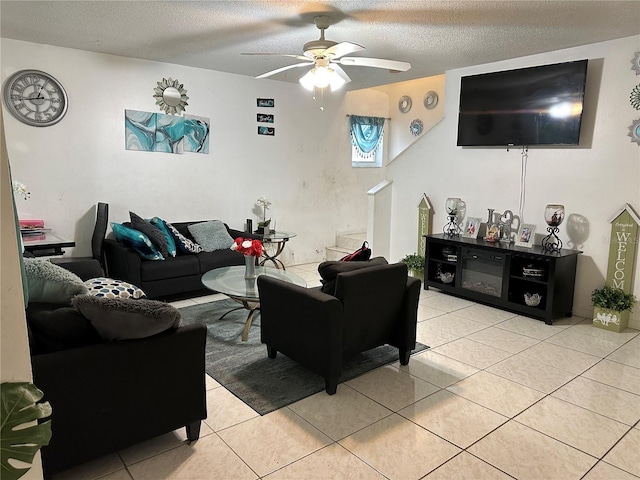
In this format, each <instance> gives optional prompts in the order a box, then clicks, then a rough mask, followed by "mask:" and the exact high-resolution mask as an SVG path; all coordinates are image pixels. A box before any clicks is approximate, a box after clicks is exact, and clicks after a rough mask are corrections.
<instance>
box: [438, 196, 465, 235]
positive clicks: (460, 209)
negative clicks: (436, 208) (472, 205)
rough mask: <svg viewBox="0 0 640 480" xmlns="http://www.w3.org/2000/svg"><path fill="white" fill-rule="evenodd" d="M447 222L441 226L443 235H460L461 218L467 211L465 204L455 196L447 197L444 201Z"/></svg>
mask: <svg viewBox="0 0 640 480" xmlns="http://www.w3.org/2000/svg"><path fill="white" fill-rule="evenodd" d="M445 210H446V211H447V223H446V225H445V226H444V228H443V231H444V233H445V235H448V236H450V237H453V236H457V235H460V233H461V232H462V228H461V227H460V225H461V224H462V220H463V219H464V216H465V214H466V212H467V204H466V203H465V202H464V201H462V200H461V199H459V198H457V197H452V198H447V201H446V203H445Z"/></svg>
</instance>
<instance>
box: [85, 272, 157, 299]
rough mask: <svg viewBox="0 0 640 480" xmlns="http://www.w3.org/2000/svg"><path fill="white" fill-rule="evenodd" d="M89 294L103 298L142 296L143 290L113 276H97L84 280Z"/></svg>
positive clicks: (135, 297) (136, 297) (134, 297)
mask: <svg viewBox="0 0 640 480" xmlns="http://www.w3.org/2000/svg"><path fill="white" fill-rule="evenodd" d="M84 284H85V285H86V287H87V289H88V293H89V295H93V296H95V297H104V298H133V299H138V298H143V297H144V296H145V294H144V292H143V291H142V290H141V289H139V288H138V287H136V286H135V285H132V284H130V283H127V282H124V281H122V280H114V279H113V278H107V277H97V278H92V279H89V280H86V281H85V282H84Z"/></svg>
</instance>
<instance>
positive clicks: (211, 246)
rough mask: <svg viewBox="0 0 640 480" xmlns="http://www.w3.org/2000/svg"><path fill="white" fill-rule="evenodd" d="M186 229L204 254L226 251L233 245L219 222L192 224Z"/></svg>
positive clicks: (223, 226) (222, 224) (225, 229)
mask: <svg viewBox="0 0 640 480" xmlns="http://www.w3.org/2000/svg"><path fill="white" fill-rule="evenodd" d="M187 228H188V229H189V232H191V235H193V238H195V240H196V242H198V245H200V246H201V247H202V249H203V250H204V251H205V252H213V251H215V250H226V249H228V248H231V245H233V238H232V237H231V235H229V232H228V231H227V227H225V225H224V223H222V222H221V221H220V220H210V221H208V222H201V223H193V224H191V225H189V226H188V227H187Z"/></svg>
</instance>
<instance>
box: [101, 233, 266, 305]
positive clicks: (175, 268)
mask: <svg viewBox="0 0 640 480" xmlns="http://www.w3.org/2000/svg"><path fill="white" fill-rule="evenodd" d="M200 222H201V221H196V222H176V223H172V225H173V226H174V227H175V228H176V229H177V230H178V231H179V232H180V233H181V234H182V235H184V236H185V237H187V238H188V239H190V240H193V236H192V235H191V233H190V232H189V229H188V226H189V225H191V224H194V223H200ZM225 226H226V227H227V230H228V232H229V235H231V237H232V238H237V237H243V238H244V237H247V238H259V237H256V236H253V235H251V234H248V233H245V232H241V231H240V230H234V229H232V228H229V226H228V225H226V224H225ZM104 255H105V263H106V270H107V276H109V277H111V278H117V279H118V280H125V281H127V282H129V283H132V284H133V285H136V286H137V287H140V288H141V289H142V290H143V291H144V293H145V294H146V295H147V297H148V298H152V299H167V298H175V297H176V296H179V295H185V294H197V293H201V292H206V289H205V287H204V286H203V285H202V282H201V278H202V275H203V274H204V273H206V272H208V271H209V270H211V269H213V268H219V267H228V266H232V265H244V256H243V255H242V254H241V253H238V252H234V251H233V250H230V249H224V250H216V251H213V252H200V253H183V252H178V254H177V255H176V256H175V257H169V258H166V259H165V260H146V259H143V258H140V255H138V254H137V253H136V252H135V251H134V250H133V249H132V248H129V247H127V246H125V245H123V244H122V243H120V242H119V241H118V240H116V239H115V238H109V237H108V238H106V239H105V241H104Z"/></svg>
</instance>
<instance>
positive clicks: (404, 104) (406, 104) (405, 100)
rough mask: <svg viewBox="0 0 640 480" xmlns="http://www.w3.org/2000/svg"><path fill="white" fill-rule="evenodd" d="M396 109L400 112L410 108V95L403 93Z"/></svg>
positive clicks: (405, 111)
mask: <svg viewBox="0 0 640 480" xmlns="http://www.w3.org/2000/svg"><path fill="white" fill-rule="evenodd" d="M398 110H400V111H401V112H402V113H407V112H408V111H409V110H411V97H409V96H408V95H404V96H402V97H400V101H399V102H398Z"/></svg>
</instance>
